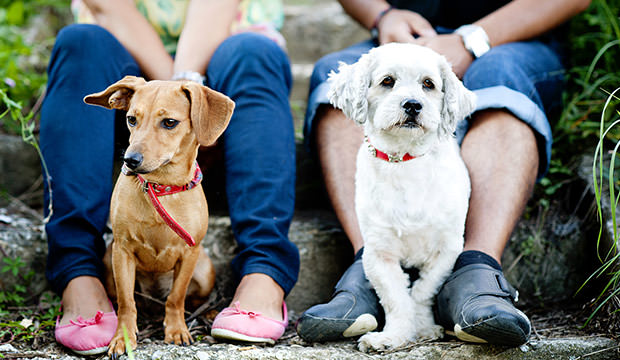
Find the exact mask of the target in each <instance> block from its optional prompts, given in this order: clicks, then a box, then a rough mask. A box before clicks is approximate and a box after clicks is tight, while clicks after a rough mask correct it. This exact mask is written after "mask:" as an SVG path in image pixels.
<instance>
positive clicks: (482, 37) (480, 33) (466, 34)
mask: <svg viewBox="0 0 620 360" xmlns="http://www.w3.org/2000/svg"><path fill="white" fill-rule="evenodd" d="M454 32H455V33H456V34H458V35H460V36H461V39H463V44H464V45H465V49H467V51H469V52H470V53H471V54H472V55H473V56H474V58H476V59H477V58H479V57H481V56H482V55H484V54H486V53H487V51H489V50H491V44H490V43H489V37H488V36H487V33H486V31H484V29H483V28H482V27H481V26H478V25H473V24H469V25H463V26H461V27H459V28H458V29H456V30H455V31H454Z"/></svg>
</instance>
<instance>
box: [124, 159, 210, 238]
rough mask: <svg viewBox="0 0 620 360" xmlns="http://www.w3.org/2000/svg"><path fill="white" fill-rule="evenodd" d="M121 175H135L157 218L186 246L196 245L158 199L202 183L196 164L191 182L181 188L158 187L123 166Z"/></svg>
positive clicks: (200, 172) (173, 186)
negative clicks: (183, 241)
mask: <svg viewBox="0 0 620 360" xmlns="http://www.w3.org/2000/svg"><path fill="white" fill-rule="evenodd" d="M123 174H125V175H136V177H137V178H138V180H139V181H140V184H142V190H143V191H144V192H146V193H147V194H148V195H149V199H151V203H152V204H153V206H154V207H155V210H156V211H157V213H158V214H159V216H161V218H162V219H163V220H164V222H165V223H166V225H168V226H169V227H170V228H171V229H172V231H174V232H175V233H176V234H177V235H179V236H180V237H181V238H182V239H183V240H185V242H186V243H187V245H189V246H194V245H196V241H194V238H193V237H192V236H191V235H190V234H189V233H188V232H187V231H185V229H183V227H182V226H181V225H179V223H178V222H176V221H175V220H174V219H173V218H172V216H170V214H168V212H167V211H166V209H165V208H164V207H163V205H162V204H161V202H159V199H158V197H160V196H164V195H171V194H176V193H178V192H181V191H186V190H190V189H193V188H194V187H196V185H199V184H200V182H201V181H202V171H200V167H199V166H198V163H196V171H195V172H194V178H193V179H192V181H190V182H189V183H187V184H185V185H182V186H178V185H160V184H157V183H153V182H149V181H147V180H146V179H145V178H144V177H142V176H141V175H140V174H136V173H133V172H131V171H129V170H128V169H126V167H125V166H123Z"/></svg>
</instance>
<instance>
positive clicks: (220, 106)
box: [181, 81, 235, 146]
mask: <svg viewBox="0 0 620 360" xmlns="http://www.w3.org/2000/svg"><path fill="white" fill-rule="evenodd" d="M181 88H182V89H183V91H185V93H186V94H187V98H188V99H189V103H190V117H191V120H192V126H193V127H194V133H196V138H197V139H198V143H200V145H203V146H209V145H212V144H213V143H215V140H217V138H218V137H220V135H222V133H223V132H224V130H226V127H227V126H228V122H229V121H230V117H231V116H232V113H233V109H234V108H235V103H234V101H232V100H231V99H230V98H229V97H228V96H226V95H224V94H222V93H219V92H217V91H215V90H212V89H209V88H208V87H206V86H202V85H200V84H198V83H195V82H192V81H188V82H186V83H184V84H183V85H182V86H181Z"/></svg>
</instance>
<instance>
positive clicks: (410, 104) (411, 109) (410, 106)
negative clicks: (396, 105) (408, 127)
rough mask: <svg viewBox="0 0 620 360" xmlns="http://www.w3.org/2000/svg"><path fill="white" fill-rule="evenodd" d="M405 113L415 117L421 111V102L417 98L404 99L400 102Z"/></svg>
mask: <svg viewBox="0 0 620 360" xmlns="http://www.w3.org/2000/svg"><path fill="white" fill-rule="evenodd" d="M402 107H403V109H405V114H407V115H409V116H411V117H413V118H415V117H417V116H418V114H419V113H420V111H422V104H420V102H419V101H417V100H405V101H404V102H403V104H402Z"/></svg>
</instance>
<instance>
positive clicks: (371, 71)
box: [328, 43, 476, 151]
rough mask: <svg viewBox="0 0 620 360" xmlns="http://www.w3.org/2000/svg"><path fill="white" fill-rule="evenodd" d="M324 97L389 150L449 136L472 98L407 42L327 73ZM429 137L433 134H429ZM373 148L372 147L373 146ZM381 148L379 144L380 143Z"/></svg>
mask: <svg viewBox="0 0 620 360" xmlns="http://www.w3.org/2000/svg"><path fill="white" fill-rule="evenodd" d="M329 82H330V84H331V88H330V91H329V92H328V97H329V99H330V102H331V103H332V105H334V106H335V107H337V108H339V109H341V110H342V111H343V112H344V114H345V115H346V116H347V117H349V118H351V119H353V120H355V121H356V122H357V123H358V124H361V125H363V126H364V130H365V132H366V134H367V135H368V136H369V137H371V138H372V139H373V141H377V143H378V142H381V143H382V144H386V145H387V144H389V145H387V146H389V147H391V148H392V149H386V150H392V151H403V150H407V149H410V148H411V147H412V146H415V145H416V144H418V145H422V144H423V143H426V144H427V145H429V143H430V142H435V141H437V140H438V139H440V138H442V137H446V136H451V135H452V134H453V133H454V131H455V129H456V125H457V123H458V122H459V121H461V120H462V119H464V118H465V117H466V116H467V115H469V114H470V113H471V112H472V111H473V110H474V107H475V100H476V97H475V95H474V93H472V92H471V91H469V90H467V89H466V88H465V86H463V84H462V83H461V81H459V79H458V78H457V77H456V75H455V74H454V72H452V69H451V66H450V64H448V62H447V61H446V59H445V58H444V57H443V56H441V55H439V54H438V53H436V52H435V51H433V50H431V49H429V48H426V47H423V46H419V45H413V44H398V43H390V44H386V45H383V46H379V47H377V48H374V49H372V50H370V51H369V52H368V53H367V54H364V55H362V57H361V58H360V59H359V61H358V62H356V63H355V64H352V65H347V64H344V63H341V64H340V67H339V68H338V73H335V72H333V71H332V72H331V73H330V74H329ZM431 135H434V136H431ZM377 145H378V144H377ZM384 146H385V145H384Z"/></svg>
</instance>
